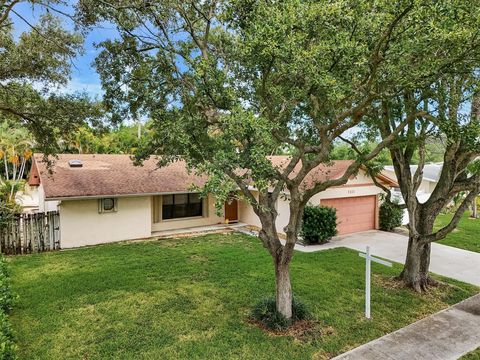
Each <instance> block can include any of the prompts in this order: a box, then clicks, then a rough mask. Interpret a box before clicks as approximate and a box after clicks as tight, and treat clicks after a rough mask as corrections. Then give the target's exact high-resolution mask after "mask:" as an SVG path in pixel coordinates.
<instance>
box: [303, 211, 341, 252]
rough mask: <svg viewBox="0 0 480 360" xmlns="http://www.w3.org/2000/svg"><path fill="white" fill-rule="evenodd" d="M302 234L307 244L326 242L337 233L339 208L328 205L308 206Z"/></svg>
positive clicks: (304, 214) (304, 216) (304, 215)
mask: <svg viewBox="0 0 480 360" xmlns="http://www.w3.org/2000/svg"><path fill="white" fill-rule="evenodd" d="M300 235H301V236H302V238H303V242H304V243H305V244H324V243H326V242H327V241H328V240H330V239H331V238H332V237H333V236H335V235H337V210H336V209H335V208H331V207H326V206H306V207H305V211H304V212H303V222H302V228H301V230H300Z"/></svg>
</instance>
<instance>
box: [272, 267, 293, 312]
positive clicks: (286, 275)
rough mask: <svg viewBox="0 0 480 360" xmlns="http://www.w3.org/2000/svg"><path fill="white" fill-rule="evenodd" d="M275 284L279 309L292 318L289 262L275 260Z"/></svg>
mask: <svg viewBox="0 0 480 360" xmlns="http://www.w3.org/2000/svg"><path fill="white" fill-rule="evenodd" d="M275 285H276V289H275V290H276V303H277V311H278V312H280V313H281V314H282V315H283V316H285V318H287V319H288V320H290V319H291V318H292V286H291V284H290V271H289V264H282V262H281V261H279V260H277V259H276V260H275Z"/></svg>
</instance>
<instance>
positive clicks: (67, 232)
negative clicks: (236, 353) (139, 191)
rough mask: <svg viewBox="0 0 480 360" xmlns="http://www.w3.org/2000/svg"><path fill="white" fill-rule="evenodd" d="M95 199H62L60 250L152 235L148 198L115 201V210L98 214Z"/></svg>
mask: <svg viewBox="0 0 480 360" xmlns="http://www.w3.org/2000/svg"><path fill="white" fill-rule="evenodd" d="M98 201H99V200H98V199H88V200H62V202H61V204H60V207H59V208H60V234H61V247H62V248H64V249H65V248H73V247H79V246H85V245H95V244H101V243H109V242H115V241H122V240H130V239H140V238H146V237H149V236H150V235H151V213H152V210H151V197H150V196H139V197H121V198H117V211H115V212H105V213H100V212H99V206H98Z"/></svg>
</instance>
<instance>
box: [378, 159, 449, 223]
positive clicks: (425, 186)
mask: <svg viewBox="0 0 480 360" xmlns="http://www.w3.org/2000/svg"><path fill="white" fill-rule="evenodd" d="M442 167H443V163H432V164H425V165H424V167H423V178H422V183H421V184H420V187H419V188H418V191H417V198H418V200H419V201H420V202H421V203H424V202H426V201H427V200H428V199H429V198H430V195H431V194H432V192H433V190H434V189H435V186H437V183H438V180H439V179H440V174H441V173H442ZM417 168H418V166H417V165H410V171H411V173H412V176H413V174H415V171H417ZM383 174H385V175H386V176H388V177H389V178H391V179H394V180H395V181H397V176H396V175H395V170H394V168H393V166H385V168H384V170H383ZM392 195H393V196H394V197H395V198H397V199H398V200H399V202H400V203H401V204H404V203H405V201H404V200H403V197H402V193H401V192H400V188H398V187H397V188H395V189H394V191H393V192H392ZM402 223H403V224H404V225H405V224H408V211H407V210H405V211H404V215H403V221H402Z"/></svg>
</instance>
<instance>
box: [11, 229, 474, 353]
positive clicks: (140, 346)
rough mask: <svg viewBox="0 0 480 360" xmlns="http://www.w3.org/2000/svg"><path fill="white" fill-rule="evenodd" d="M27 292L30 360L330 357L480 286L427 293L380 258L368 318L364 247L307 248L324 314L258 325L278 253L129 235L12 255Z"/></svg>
mask: <svg viewBox="0 0 480 360" xmlns="http://www.w3.org/2000/svg"><path fill="white" fill-rule="evenodd" d="M9 263H10V267H11V270H12V271H11V272H12V280H13V288H14V291H16V292H17V293H18V294H19V296H20V298H19V302H18V304H17V305H16V308H15V309H14V311H13V313H12V315H11V322H12V325H13V328H14V331H15V335H16V340H17V343H18V349H19V356H20V358H22V359H89V360H90V359H104V358H122V359H158V358H161V359H200V358H202V359H203V358H209V359H225V358H228V359H307V358H313V359H325V358H329V357H332V356H333V355H336V354H339V353H341V352H343V351H346V350H348V349H351V348H353V347H356V346H358V345H360V344H363V343H365V342H367V341H369V340H372V339H375V338H377V337H379V336H382V335H384V334H386V333H388V332H391V331H393V330H396V329H398V328H401V327H403V326H405V325H407V324H410V323H412V322H413V321H415V320H417V319H420V318H423V317H425V316H427V315H429V314H432V313H434V312H436V311H438V310H440V309H443V308H445V307H447V306H448V305H451V304H454V303H457V302H459V301H460V300H462V299H464V298H466V297H469V296H471V295H473V294H474V293H476V292H477V291H478V288H475V287H473V286H469V285H465V284H462V283H459V282H455V281H452V282H451V283H452V284H453V286H446V287H444V288H441V289H436V290H434V291H432V292H431V293H429V294H427V295H423V296H422V295H418V294H415V293H412V292H411V291H409V290H407V289H404V288H398V287H396V286H395V284H396V282H393V281H392V276H394V275H396V274H398V273H399V271H400V267H399V266H398V265H395V266H394V268H393V269H390V268H387V267H384V266H381V265H378V264H373V267H372V269H373V272H374V276H373V287H372V291H373V295H372V296H373V304H372V314H373V320H371V321H366V320H365V319H364V317H363V305H364V262H363V260H362V259H361V258H360V257H359V256H358V254H357V252H355V251H351V250H347V249H334V250H327V251H323V252H318V253H310V254H306V253H296V254H295V256H294V258H293V261H292V265H291V274H292V283H293V288H294V291H295V294H296V296H297V297H298V298H299V299H300V300H302V301H303V302H304V303H306V304H307V306H308V307H309V309H310V310H311V312H312V313H313V316H314V317H315V318H316V319H317V320H318V323H317V325H316V328H315V329H314V330H310V331H309V332H308V333H306V334H303V335H298V336H273V335H271V334H268V333H266V332H265V331H263V330H262V329H260V328H258V327H257V326H255V325H253V324H251V323H249V322H248V321H247V316H248V314H249V312H250V310H251V306H252V305H253V304H254V303H255V302H257V301H258V300H260V299H262V298H264V297H266V296H271V295H272V294H273V291H274V281H273V266H272V261H271V258H270V255H269V254H268V253H267V251H266V250H265V249H264V248H262V246H261V245H260V243H259V240H258V239H256V238H253V237H250V236H247V235H243V234H237V233H231V234H210V235H206V236H202V237H197V238H183V239H170V240H161V241H144V242H142V241H139V242H129V243H128V242H127V243H118V244H110V245H102V246H96V247H89V248H83V249H79V250H71V251H63V252H51V253H44V254H34V255H26V256H18V257H14V258H9Z"/></svg>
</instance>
